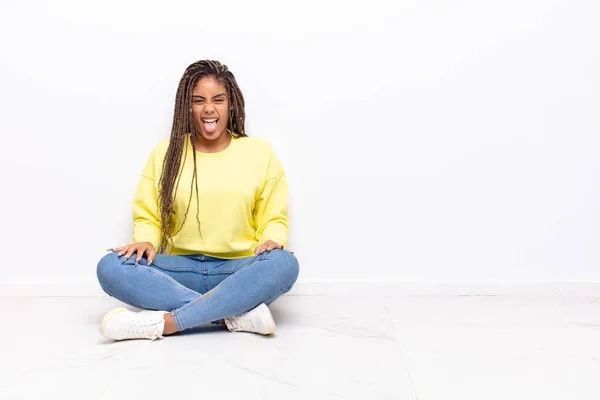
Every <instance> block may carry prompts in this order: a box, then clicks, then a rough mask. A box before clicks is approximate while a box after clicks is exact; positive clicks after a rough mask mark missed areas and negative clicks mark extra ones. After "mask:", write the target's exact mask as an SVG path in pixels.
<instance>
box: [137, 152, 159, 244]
mask: <svg viewBox="0 0 600 400" xmlns="http://www.w3.org/2000/svg"><path fill="white" fill-rule="evenodd" d="M157 158H158V155H157V151H156V149H155V150H154V151H153V152H152V154H151V155H150V157H149V158H148V161H147V162H146V165H145V167H144V171H143V172H142V176H141V177H140V180H139V183H138V186H137V190H136V192H135V195H134V198H133V207H132V211H133V242H134V243H137V242H150V243H152V245H153V246H154V250H155V251H158V250H159V246H160V242H161V228H160V219H159V214H158V187H157V185H156V181H157V180H158V179H159V178H160V176H159V175H158V174H159V171H160V170H161V165H162V164H161V163H160V160H158V159H157ZM159 164H160V165H159Z"/></svg>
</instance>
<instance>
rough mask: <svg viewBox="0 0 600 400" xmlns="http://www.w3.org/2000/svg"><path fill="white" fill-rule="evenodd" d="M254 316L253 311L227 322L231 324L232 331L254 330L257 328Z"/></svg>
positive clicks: (229, 319) (228, 319)
mask: <svg viewBox="0 0 600 400" xmlns="http://www.w3.org/2000/svg"><path fill="white" fill-rule="evenodd" d="M252 314H253V313H252V311H249V312H246V313H243V314H239V315H236V316H234V317H232V318H227V321H228V322H229V323H230V325H231V328H232V329H243V330H245V329H253V328H254V327H255V326H254V318H253V317H252Z"/></svg>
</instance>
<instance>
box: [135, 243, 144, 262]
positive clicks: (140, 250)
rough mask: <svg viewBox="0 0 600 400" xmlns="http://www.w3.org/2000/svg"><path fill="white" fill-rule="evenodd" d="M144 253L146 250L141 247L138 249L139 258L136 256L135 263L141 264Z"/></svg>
mask: <svg viewBox="0 0 600 400" xmlns="http://www.w3.org/2000/svg"><path fill="white" fill-rule="evenodd" d="M144 251H145V250H144V248H142V246H140V247H139V248H138V250H137V256H136V258H135V262H136V263H139V262H140V260H141V259H142V256H143V255H144Z"/></svg>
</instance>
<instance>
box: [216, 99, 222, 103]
mask: <svg viewBox="0 0 600 400" xmlns="http://www.w3.org/2000/svg"><path fill="white" fill-rule="evenodd" d="M222 102H223V99H217V100H215V103H222Z"/></svg>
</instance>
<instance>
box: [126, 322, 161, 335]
mask: <svg viewBox="0 0 600 400" xmlns="http://www.w3.org/2000/svg"><path fill="white" fill-rule="evenodd" d="M161 322H162V321H158V322H154V321H152V320H149V319H143V320H137V321H134V322H132V323H131V324H130V325H129V329H128V330H127V334H128V335H130V336H131V338H132V339H134V338H147V337H150V338H151V339H153V340H154V339H157V338H159V337H161V336H162V330H161V327H160V324H161Z"/></svg>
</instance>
